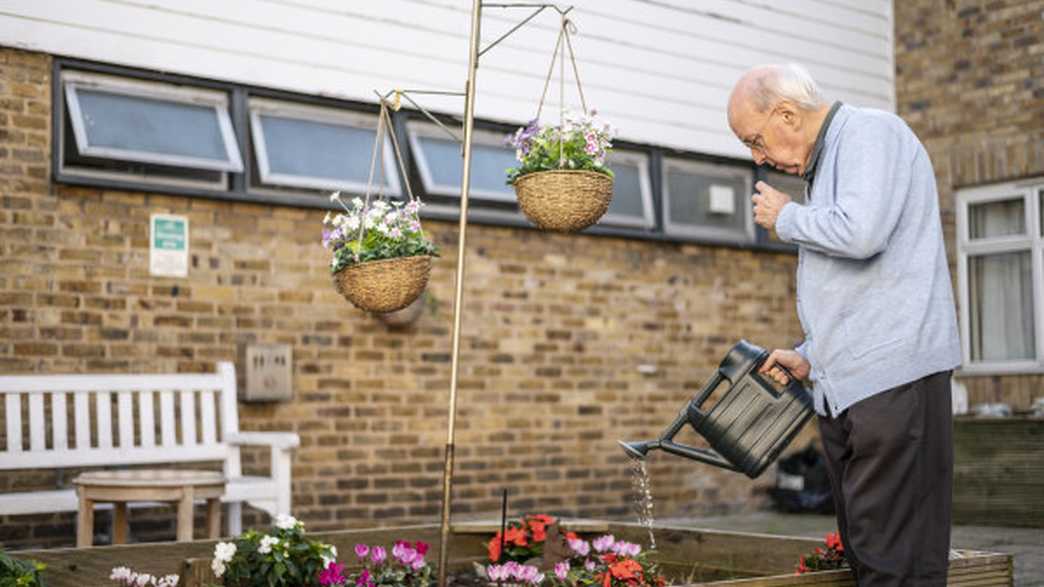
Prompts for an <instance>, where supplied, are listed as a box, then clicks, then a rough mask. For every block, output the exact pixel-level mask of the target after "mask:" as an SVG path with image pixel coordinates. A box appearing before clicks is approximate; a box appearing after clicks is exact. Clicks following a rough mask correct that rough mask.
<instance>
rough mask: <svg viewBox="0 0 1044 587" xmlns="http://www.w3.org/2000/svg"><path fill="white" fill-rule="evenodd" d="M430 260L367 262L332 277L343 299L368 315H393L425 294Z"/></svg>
mask: <svg viewBox="0 0 1044 587" xmlns="http://www.w3.org/2000/svg"><path fill="white" fill-rule="evenodd" d="M430 274H431V257H428V256H418V257H399V258H396V259H382V260H380V261H367V262H366V263H359V264H358V265H351V266H348V267H345V268H344V269H341V270H340V271H338V272H337V273H334V275H333V282H334V287H335V288H337V291H338V293H340V294H341V295H342V296H344V297H345V299H346V300H348V301H349V302H351V303H352V304H354V305H355V306H356V307H357V308H359V309H360V310H364V311H367V312H377V313H385V312H394V311H396V310H401V309H403V308H405V307H406V306H408V305H410V304H411V303H413V301H414V300H416V299H417V298H419V297H420V295H421V294H422V293H424V288H425V287H426V286H427V285H428V276H429V275H430Z"/></svg>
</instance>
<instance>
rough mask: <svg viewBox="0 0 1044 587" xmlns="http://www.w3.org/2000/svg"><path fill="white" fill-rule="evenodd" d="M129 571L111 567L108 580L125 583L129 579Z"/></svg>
mask: <svg viewBox="0 0 1044 587" xmlns="http://www.w3.org/2000/svg"><path fill="white" fill-rule="evenodd" d="M130 576H131V570H130V569H128V568H127V567H113V568H112V574H111V575H109V579H112V580H113V581H125V580H127V579H130Z"/></svg>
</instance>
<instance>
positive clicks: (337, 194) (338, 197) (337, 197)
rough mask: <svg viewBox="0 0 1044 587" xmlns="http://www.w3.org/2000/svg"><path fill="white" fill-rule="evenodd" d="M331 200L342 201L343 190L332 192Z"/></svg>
mask: <svg viewBox="0 0 1044 587" xmlns="http://www.w3.org/2000/svg"><path fill="white" fill-rule="evenodd" d="M330 201H331V202H340V201H341V192H334V193H332V194H330Z"/></svg>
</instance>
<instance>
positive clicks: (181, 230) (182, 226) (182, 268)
mask: <svg viewBox="0 0 1044 587" xmlns="http://www.w3.org/2000/svg"><path fill="white" fill-rule="evenodd" d="M149 224H150V227H149V273H150V274H152V275H158V276H165V277H188V251H189V221H188V218H186V217H184V216H174V215H171V214H153V215H152V219H151V222H150V223H149Z"/></svg>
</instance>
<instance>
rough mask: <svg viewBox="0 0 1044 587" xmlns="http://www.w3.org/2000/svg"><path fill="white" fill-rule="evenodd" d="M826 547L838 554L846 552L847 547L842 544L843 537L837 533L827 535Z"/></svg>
mask: <svg viewBox="0 0 1044 587" xmlns="http://www.w3.org/2000/svg"><path fill="white" fill-rule="evenodd" d="M826 545H827V548H830V549H833V550H836V551H838V552H844V551H845V545H844V544H843V543H842V542H841V536H840V535H839V534H838V533H837V532H831V533H829V534H827V535H826Z"/></svg>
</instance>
